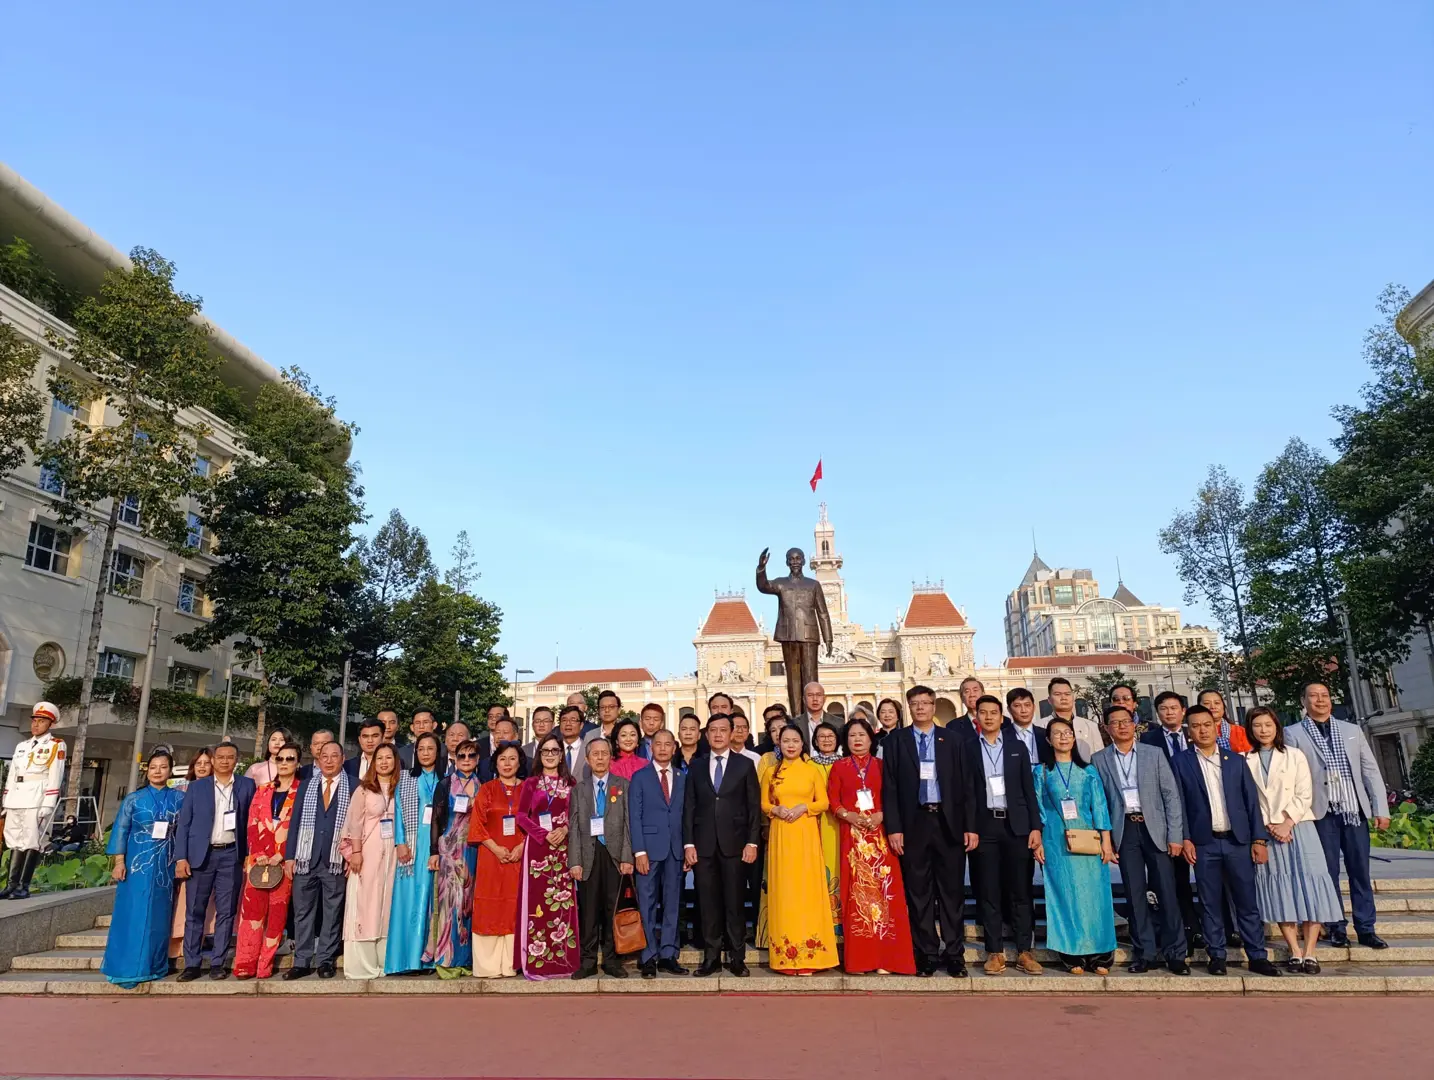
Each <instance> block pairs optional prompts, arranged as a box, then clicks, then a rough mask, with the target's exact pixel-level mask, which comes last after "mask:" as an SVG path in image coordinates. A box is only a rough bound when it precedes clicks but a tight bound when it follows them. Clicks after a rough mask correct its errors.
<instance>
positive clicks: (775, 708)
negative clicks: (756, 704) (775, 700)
mask: <svg viewBox="0 0 1434 1080" xmlns="http://www.w3.org/2000/svg"><path fill="white" fill-rule="evenodd" d="M773 713H776V714H777V715H778V716H785V715H787V707H786V706H785V705H781V704H777V705H768V706H767V707H766V708H765V709H763V710H762V719H763V720H771V719H772V714H773Z"/></svg>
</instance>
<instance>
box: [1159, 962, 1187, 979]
mask: <svg viewBox="0 0 1434 1080" xmlns="http://www.w3.org/2000/svg"><path fill="white" fill-rule="evenodd" d="M1165 966H1166V967H1168V968H1169V969H1170V974H1172V975H1189V974H1190V965H1189V964H1187V963H1186V962H1185V961H1184V960H1171V961H1170V962H1169V963H1167V964H1166V965H1165Z"/></svg>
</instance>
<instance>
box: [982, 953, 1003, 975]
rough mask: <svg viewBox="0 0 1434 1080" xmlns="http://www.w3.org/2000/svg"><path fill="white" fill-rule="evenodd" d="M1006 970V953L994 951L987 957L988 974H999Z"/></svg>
mask: <svg viewBox="0 0 1434 1080" xmlns="http://www.w3.org/2000/svg"><path fill="white" fill-rule="evenodd" d="M1005 970H1006V954H1005V953H998V952H993V953H992V954H991V955H990V956H988V957H986V974H987V975H999V974H1001V972H1003V971H1005Z"/></svg>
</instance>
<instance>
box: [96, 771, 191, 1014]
mask: <svg viewBox="0 0 1434 1080" xmlns="http://www.w3.org/2000/svg"><path fill="white" fill-rule="evenodd" d="M172 768H173V761H172V759H171V758H170V756H169V751H167V750H156V751H155V752H154V753H153V754H151V755H150V756H149V763H148V764H147V765H146V766H145V777H146V779H147V780H148V783H146V784H145V786H144V787H142V788H140V789H139V790H138V791H134V792H131V793H130V794H129V795H126V796H125V800H124V802H122V803H120V809H119V816H118V817H116V818H115V824H114V829H113V830H112V831H111V832H110V842H109V847H108V848H106V849H105V850H106V853H107V854H109V855H112V856H114V868H113V870H112V871H111V875H112V876H113V877H114V879H115V881H116V882H117V883H118V888H116V889H115V907H114V913H113V916H112V917H111V920H110V932H109V937H108V939H107V940H106V941H105V958H104V960H103V961H102V962H101V964H100V970H101V971H103V972H104V973H105V978H107V979H108V980H109V981H110V982H112V983H115V984H116V985H118V986H123V987H125V988H126V989H128V988H130V987H134V986H138V985H139V984H140V983H144V982H150V981H152V980H154V979H162V978H164V977H165V975H167V974H168V973H169V926H170V920H171V919H172V917H173V913H174V830H175V825H176V822H178V820H179V806H180V804H181V803H182V802H184V792H182V791H178V790H176V789H174V788H171V787H168V786H167V785H168V783H169V774H170V771H171V769H172Z"/></svg>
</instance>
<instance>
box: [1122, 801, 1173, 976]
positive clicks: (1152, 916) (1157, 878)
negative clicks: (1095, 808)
mask: <svg viewBox="0 0 1434 1080" xmlns="http://www.w3.org/2000/svg"><path fill="white" fill-rule="evenodd" d="M1116 854H1118V855H1119V856H1120V880H1121V882H1122V887H1123V888H1124V889H1125V902H1126V907H1127V913H1128V914H1129V916H1130V942H1131V944H1132V945H1133V946H1134V951H1135V959H1137V960H1153V959H1154V958H1155V957H1156V956H1157V955H1164V957H1165V959H1166V960H1183V959H1185V928H1184V927H1183V926H1182V925H1181V924H1180V906H1179V901H1178V900H1176V898H1175V875H1174V873H1173V868H1172V866H1171V860H1170V856H1169V854H1168V853H1167V852H1166V851H1165V849H1164V848H1162V847H1159V846H1158V845H1157V844H1156V843H1155V841H1154V840H1152V839H1151V837H1150V832H1149V830H1148V829H1146V827H1145V825H1144V824H1143V823H1142V822H1139V821H1126V823H1125V831H1124V833H1123V834H1122V835H1121V837H1120V850H1119V851H1118V852H1117V853H1116ZM1180 865H1181V866H1185V865H1186V864H1185V860H1184V859H1183V858H1182V859H1181V860H1180ZM1186 880H1187V881H1188V880H1189V874H1186ZM1147 891H1153V892H1154V893H1155V898H1156V900H1158V901H1159V903H1160V910H1159V911H1158V912H1153V911H1151V910H1150V901H1149V900H1147V899H1146V896H1145V894H1146V892H1147ZM1157 930H1158V931H1159V933H1157ZM1157 939H1158V940H1159V945H1158V946H1157V944H1156V941H1157Z"/></svg>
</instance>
